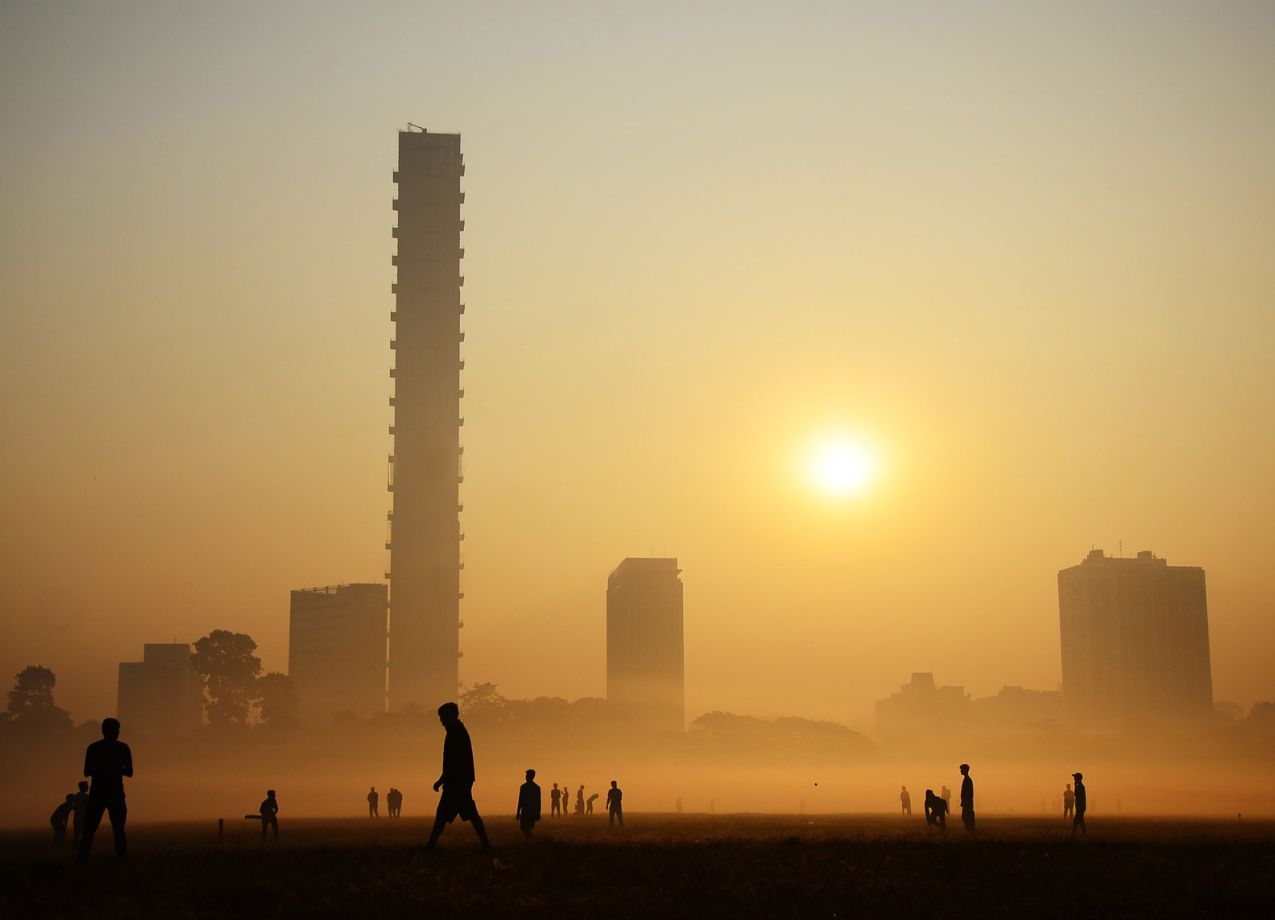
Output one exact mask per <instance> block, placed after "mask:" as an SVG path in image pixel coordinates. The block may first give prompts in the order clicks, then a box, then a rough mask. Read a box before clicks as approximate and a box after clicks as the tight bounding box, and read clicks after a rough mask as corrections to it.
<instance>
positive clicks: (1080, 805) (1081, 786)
mask: <svg viewBox="0 0 1275 920" xmlns="http://www.w3.org/2000/svg"><path fill="white" fill-rule="evenodd" d="M1071 778H1072V779H1074V780H1075V781H1076V817H1074V818H1073V819H1072V821H1071V833H1072V834H1073V835H1074V834H1075V833H1076V831H1081V832H1082V833H1085V834H1087V833H1089V831H1088V830H1086V829H1085V807H1086V804H1087V803H1086V802H1085V776H1084V774H1083V773H1073V774H1071Z"/></svg>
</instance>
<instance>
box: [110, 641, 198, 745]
mask: <svg viewBox="0 0 1275 920" xmlns="http://www.w3.org/2000/svg"><path fill="white" fill-rule="evenodd" d="M190 655H191V649H190V645H188V644H187V643H185V642H148V643H146V644H145V645H144V646H142V660H141V661H121V662H120V666H119V684H118V687H117V692H116V710H115V711H116V713H117V716H118V718H119V720H120V722H121V723H122V724H123V726H124V731H125V733H127V734H136V735H149V736H151V737H155V738H168V737H174V736H179V735H184V734H186V733H187V732H192V731H194V730H195V729H197V728H199V727H200V725H202V724H203V719H204V684H203V679H202V678H201V677H200V676H199V674H198V672H196V671H195V669H194V667H193V666H192V665H191V663H190Z"/></svg>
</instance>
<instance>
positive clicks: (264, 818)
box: [257, 789, 279, 842]
mask: <svg viewBox="0 0 1275 920" xmlns="http://www.w3.org/2000/svg"><path fill="white" fill-rule="evenodd" d="M257 811H258V812H259V813H260V815H261V840H262V842H264V841H265V839H266V828H267V827H272V828H274V839H275V840H278V839H279V817H278V816H279V800H278V799H276V798H275V794H274V790H273V789H267V790H266V797H265V798H264V799H262V800H261V807H260V808H259V809H257Z"/></svg>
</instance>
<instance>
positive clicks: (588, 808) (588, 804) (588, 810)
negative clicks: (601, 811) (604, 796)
mask: <svg viewBox="0 0 1275 920" xmlns="http://www.w3.org/2000/svg"><path fill="white" fill-rule="evenodd" d="M597 800H598V794H597V793H596V792H595V793H593V795H591V796H589V798H588V799H587V800H586V801H585V803H584V813H585V814H586V815H591V814H593V803H594V802H596V801H597Z"/></svg>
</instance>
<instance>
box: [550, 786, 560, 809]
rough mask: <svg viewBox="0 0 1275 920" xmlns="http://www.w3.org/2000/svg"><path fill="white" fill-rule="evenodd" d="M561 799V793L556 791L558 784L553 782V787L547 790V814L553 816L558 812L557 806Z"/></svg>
mask: <svg viewBox="0 0 1275 920" xmlns="http://www.w3.org/2000/svg"><path fill="white" fill-rule="evenodd" d="M561 801H562V793H561V792H559V791H558V784H557V783H554V784H553V788H552V789H551V790H549V816H550V817H553V816H554V815H556V814H557V813H558V807H559V805H560V804H561Z"/></svg>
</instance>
